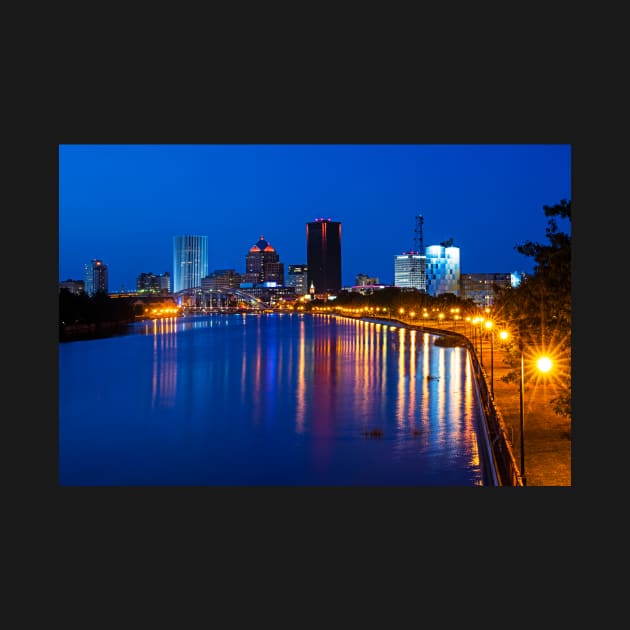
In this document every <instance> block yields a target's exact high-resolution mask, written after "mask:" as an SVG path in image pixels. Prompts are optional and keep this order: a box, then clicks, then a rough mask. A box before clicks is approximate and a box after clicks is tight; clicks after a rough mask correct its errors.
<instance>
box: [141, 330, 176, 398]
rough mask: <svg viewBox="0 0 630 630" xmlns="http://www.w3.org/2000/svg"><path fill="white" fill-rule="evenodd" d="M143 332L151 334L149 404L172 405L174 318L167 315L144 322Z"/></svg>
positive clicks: (173, 387) (174, 350) (173, 384)
mask: <svg viewBox="0 0 630 630" xmlns="http://www.w3.org/2000/svg"><path fill="white" fill-rule="evenodd" d="M145 334H152V335H153V378H152V381H151V384H152V389H151V406H152V407H153V408H155V406H156V405H161V406H164V407H172V406H173V405H174V403H175V393H176V391H177V326H176V318H175V317H168V318H161V319H154V320H151V321H150V322H146V324H145Z"/></svg>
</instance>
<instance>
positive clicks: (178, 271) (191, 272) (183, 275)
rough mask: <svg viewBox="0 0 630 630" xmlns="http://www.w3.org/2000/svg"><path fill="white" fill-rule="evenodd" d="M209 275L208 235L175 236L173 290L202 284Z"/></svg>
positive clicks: (175, 291)
mask: <svg viewBox="0 0 630 630" xmlns="http://www.w3.org/2000/svg"><path fill="white" fill-rule="evenodd" d="M207 275H208V237H207V236H196V235H191V234H185V235H182V236H174V237H173V292H174V293H177V292H178V291H182V290H184V289H193V288H194V287H200V286H201V278H204V277H205V276H207Z"/></svg>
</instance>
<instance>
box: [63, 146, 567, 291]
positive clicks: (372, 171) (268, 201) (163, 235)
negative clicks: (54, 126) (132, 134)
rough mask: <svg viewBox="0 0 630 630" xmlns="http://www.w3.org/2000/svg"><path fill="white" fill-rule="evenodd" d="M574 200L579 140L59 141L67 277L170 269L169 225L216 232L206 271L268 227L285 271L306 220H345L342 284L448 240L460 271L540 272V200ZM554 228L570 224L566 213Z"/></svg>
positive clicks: (241, 256) (233, 263)
mask: <svg viewBox="0 0 630 630" xmlns="http://www.w3.org/2000/svg"><path fill="white" fill-rule="evenodd" d="M562 199H566V200H570V199H571V146H570V145H568V144H547V145H543V144H540V145H535V144H521V145H508V144H496V145H491V144H488V145H455V144H445V145H385V144H383V145H299V144H295V145H246V144H237V145H203V144H199V145H176V144H166V145H160V144H154V145H88V144H85V145H78V144H77V145H60V146H59V280H67V279H74V280H81V279H83V264H84V263H87V262H89V261H90V260H91V259H93V258H100V259H101V260H103V262H104V263H105V264H107V265H108V270H109V290H110V291H112V292H113V291H119V290H120V289H121V287H123V286H124V288H125V289H127V290H134V289H135V286H136V277H137V276H138V275H139V274H141V273H148V272H152V273H155V274H162V273H164V272H165V271H168V272H169V273H171V275H172V272H173V268H172V267H173V236H176V235H180V234H202V235H207V236H208V237H209V255H208V270H209V272H211V271H213V270H215V269H230V268H232V269H235V270H236V271H238V272H239V273H244V271H245V256H246V255H247V253H248V250H249V248H250V247H251V246H252V245H254V243H256V242H257V241H258V239H259V238H260V236H261V235H262V236H264V237H265V239H266V240H267V241H268V242H269V243H270V244H271V245H272V246H273V247H274V248H275V249H276V251H277V252H278V254H279V255H280V260H281V262H283V263H284V265H285V274H286V271H287V267H288V265H289V264H300V263H306V223H307V222H309V221H313V220H314V219H316V218H318V217H325V218H330V219H332V220H334V221H340V222H341V224H342V282H343V285H344V286H350V285H353V284H354V283H355V278H356V275H357V274H358V273H365V274H367V275H369V276H377V277H378V278H379V280H380V282H381V283H383V284H393V281H394V256H395V255H396V254H400V253H403V252H405V251H409V250H412V249H413V248H414V228H415V217H416V215H418V214H422V215H423V217H424V228H423V230H424V245H425V246H426V245H437V244H439V243H440V242H442V241H445V240H447V239H449V238H451V237H452V238H453V244H454V245H455V246H457V247H459V248H460V262H461V271H462V273H494V272H497V273H499V272H502V273H509V272H511V271H527V272H530V271H531V270H532V261H531V259H529V258H527V257H525V256H522V255H521V254H519V253H518V252H517V251H516V250H515V249H514V248H515V246H516V245H517V244H521V243H524V242H525V241H528V240H532V241H537V242H541V243H546V242H547V240H546V238H545V229H546V227H547V218H546V217H545V215H544V211H543V206H544V205H554V204H556V203H559V202H560V200H562ZM559 227H560V229H563V230H564V231H569V230H570V227H571V226H570V224H569V223H564V222H562V221H560V222H559Z"/></svg>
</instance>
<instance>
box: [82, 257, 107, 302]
mask: <svg viewBox="0 0 630 630" xmlns="http://www.w3.org/2000/svg"><path fill="white" fill-rule="evenodd" d="M83 269H84V273H85V280H84V282H85V292H86V293H87V294H88V295H95V294H96V293H107V289H108V280H107V265H106V264H104V263H103V261H102V260H100V259H98V258H93V259H92V260H91V261H90V262H89V263H86V264H85V265H83Z"/></svg>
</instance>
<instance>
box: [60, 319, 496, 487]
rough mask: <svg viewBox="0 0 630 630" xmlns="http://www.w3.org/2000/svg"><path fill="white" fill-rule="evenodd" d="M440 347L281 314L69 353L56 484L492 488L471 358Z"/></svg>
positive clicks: (132, 331) (166, 330)
mask: <svg viewBox="0 0 630 630" xmlns="http://www.w3.org/2000/svg"><path fill="white" fill-rule="evenodd" d="M434 341H435V336H434V335H431V334H428V333H424V332H422V331H415V330H408V329H406V328H404V327H397V326H394V325H391V324H388V323H384V322H383V323H377V322H366V321H361V320H354V319H347V318H339V317H335V316H329V315H321V316H320V315H301V314H280V313H271V314H263V315H252V314H248V315H242V314H234V315H218V314H217V315H206V316H203V317H183V318H181V317H180V318H170V319H161V320H151V321H144V322H137V323H134V324H132V325H130V326H129V327H128V331H127V333H126V334H124V335H117V336H113V337H107V338H102V339H92V340H83V341H72V342H64V343H60V344H59V467H58V471H59V478H58V479H59V484H60V485H62V486H483V485H492V484H491V481H490V479H491V473H490V471H489V466H488V464H487V461H488V458H487V457H486V456H485V455H484V453H485V450H484V448H483V444H484V438H483V433H482V432H481V430H480V427H482V426H483V419H482V414H481V410H480V407H479V403H478V397H477V394H476V388H475V384H474V376H473V372H472V369H471V366H470V361H469V358H468V355H467V350H466V349H465V348H462V347H453V348H451V347H438V346H436V345H434V343H433V342H434Z"/></svg>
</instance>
